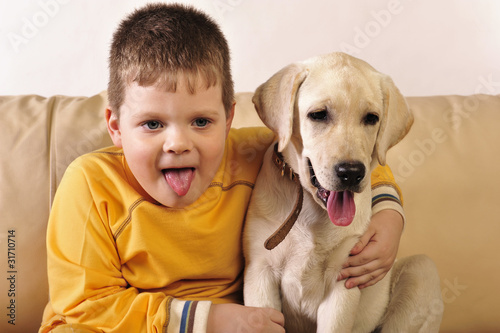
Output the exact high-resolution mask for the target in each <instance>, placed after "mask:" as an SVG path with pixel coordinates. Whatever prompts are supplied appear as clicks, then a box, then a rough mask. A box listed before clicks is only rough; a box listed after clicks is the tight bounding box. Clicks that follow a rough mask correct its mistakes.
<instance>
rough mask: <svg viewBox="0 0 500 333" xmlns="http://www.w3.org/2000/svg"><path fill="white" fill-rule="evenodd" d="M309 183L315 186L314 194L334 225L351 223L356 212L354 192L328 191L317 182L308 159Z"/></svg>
mask: <svg viewBox="0 0 500 333" xmlns="http://www.w3.org/2000/svg"><path fill="white" fill-rule="evenodd" d="M307 162H308V163H309V173H310V179H311V184H312V185H313V186H314V187H316V188H317V189H318V190H317V191H316V196H317V197H318V198H319V199H320V200H321V201H322V202H323V204H324V205H325V207H326V210H327V212H328V217H330V221H332V222H333V224H335V225H336V226H341V227H345V226H348V225H350V224H351V223H352V220H353V219H354V215H355V214H356V205H355V204H354V194H353V192H351V191H338V192H337V191H329V190H327V189H325V188H324V187H323V186H321V184H320V183H319V181H318V179H317V178H316V174H315V173H314V168H313V166H312V164H311V161H310V160H309V159H308V160H307Z"/></svg>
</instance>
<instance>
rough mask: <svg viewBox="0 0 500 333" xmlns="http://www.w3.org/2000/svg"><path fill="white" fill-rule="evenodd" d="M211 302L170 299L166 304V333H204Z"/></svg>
mask: <svg viewBox="0 0 500 333" xmlns="http://www.w3.org/2000/svg"><path fill="white" fill-rule="evenodd" d="M211 305H212V302H209V301H183V300H179V299H175V298H172V299H170V300H169V302H168V303H167V322H166V323H165V329H164V332H166V333H191V332H195V333H197V332H206V331H207V322H208V313H209V311H210V306H211Z"/></svg>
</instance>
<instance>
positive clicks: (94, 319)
mask: <svg viewBox="0 0 500 333" xmlns="http://www.w3.org/2000/svg"><path fill="white" fill-rule="evenodd" d="M86 178H87V177H86V175H85V174H84V172H82V171H81V170H80V169H79V168H78V167H75V166H74V165H72V166H70V167H69V168H68V170H67V172H66V175H65V176H64V179H63V181H62V182H61V184H60V186H59V188H58V191H57V194H56V198H55V200H54V204H53V206H52V210H51V215H50V218H49V224H48V228H47V257H48V278H49V290H50V307H51V309H52V311H51V315H52V316H51V317H49V318H44V324H43V326H42V329H41V332H49V331H51V330H52V329H54V328H57V327H58V326H60V325H62V326H64V325H71V324H77V325H80V326H88V327H91V328H95V329H96V331H104V332H205V331H206V325H207V320H208V312H209V310H210V306H211V302H209V301H200V302H197V301H186V300H180V299H175V298H173V297H170V296H167V295H165V294H164V293H162V292H152V291H142V290H138V289H137V288H134V287H133V286H130V285H129V284H128V283H127V281H126V280H125V279H124V278H123V276H122V273H121V262H120V255H119V253H118V251H117V249H116V244H115V241H114V238H113V233H112V232H111V230H110V227H109V225H108V223H106V221H107V217H105V216H103V211H105V209H104V208H103V207H99V206H102V205H103V203H102V202H98V201H95V200H94V199H93V194H92V190H91V187H92V184H89V183H88V181H87V179H86Z"/></svg>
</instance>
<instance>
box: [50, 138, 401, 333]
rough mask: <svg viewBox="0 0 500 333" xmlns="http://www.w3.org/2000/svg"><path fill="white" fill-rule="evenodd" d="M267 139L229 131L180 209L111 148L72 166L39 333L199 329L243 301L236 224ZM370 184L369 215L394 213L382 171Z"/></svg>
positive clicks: (53, 227)
mask: <svg viewBox="0 0 500 333" xmlns="http://www.w3.org/2000/svg"><path fill="white" fill-rule="evenodd" d="M272 139H273V136H272V134H271V133H270V132H269V131H268V130H267V129H263V128H261V129H255V128H253V129H240V130H231V132H230V134H229V137H228V140H227V142H226V149H225V153H224V157H223V161H222V163H221V165H220V167H219V170H218V172H217V174H216V176H215V177H214V179H213V182H212V183H211V185H210V187H209V188H208V189H207V191H206V192H205V193H204V194H203V195H202V196H201V197H200V198H199V199H198V200H197V201H196V202H195V203H193V204H192V205H190V206H188V207H186V208H184V209H171V208H167V207H164V206H162V205H160V204H158V203H156V202H155V201H154V200H152V199H151V198H150V197H149V196H148V195H147V193H145V192H144V190H143V189H142V188H141V187H140V185H139V184H138V182H137V181H136V180H135V178H134V176H133V175H132V173H131V171H130V169H129V168H128V166H127V163H126V161H125V158H124V155H123V152H122V151H121V150H120V149H118V148H107V149H103V150H100V151H96V152H93V153H90V154H87V155H84V156H82V157H80V158H78V159H77V160H75V161H74V162H73V163H72V164H71V165H70V166H69V167H68V169H67V171H66V173H65V175H64V177H63V180H62V182H61V184H60V186H59V188H58V190H57V193H56V197H55V200H54V204H53V207H52V210H51V215H50V219H49V225H48V229H47V251H48V274H49V286H50V303H49V305H48V306H47V309H46V311H45V314H44V319H43V324H42V328H41V330H40V331H41V332H48V331H50V330H51V329H53V328H55V327H59V328H62V327H64V325H65V324H66V325H72V328H74V329H81V330H82V331H85V330H87V331H93V332H101V331H104V332H180V331H182V332H188V331H190V330H191V331H194V332H202V331H205V329H206V321H207V317H208V311H209V309H210V305H211V304H212V302H215V303H220V302H241V289H242V272H243V268H244V267H243V255H242V246H241V232H242V227H243V221H244V217H245V213H246V210H247V206H248V202H249V199H250V194H251V191H252V188H253V185H254V183H255V179H256V177H257V174H258V172H259V169H260V166H261V164H262V158H263V155H264V152H265V150H266V149H267V147H268V146H269V144H270V143H271V141H272ZM387 185H389V186H387ZM372 186H373V187H374V188H376V189H378V191H379V192H380V193H381V194H379V199H378V202H377V200H375V196H374V203H375V204H376V205H375V206H374V211H375V210H381V209H382V208H381V207H385V208H388V206H387V205H392V207H389V208H393V209H397V210H399V211H401V208H400V205H399V203H397V200H398V199H399V195H398V193H397V191H396V190H395V189H397V185H396V184H395V183H394V179H393V177H392V174H391V173H390V170H389V169H388V168H382V167H379V168H378V169H376V172H374V173H373V175H372ZM377 193H378V192H377ZM383 197H385V198H392V197H394V198H395V199H396V202H393V201H388V200H380V198H383ZM384 205H385V206H384ZM377 207H378V208H377Z"/></svg>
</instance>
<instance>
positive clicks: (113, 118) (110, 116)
mask: <svg viewBox="0 0 500 333" xmlns="http://www.w3.org/2000/svg"><path fill="white" fill-rule="evenodd" d="M105 116H106V126H107V128H108V133H109V136H110V137H111V140H112V141H113V144H114V145H115V146H116V147H118V148H122V134H121V131H120V120H119V119H118V116H117V114H116V113H115V112H113V111H112V110H111V109H110V108H109V107H108V108H106V114H105Z"/></svg>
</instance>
